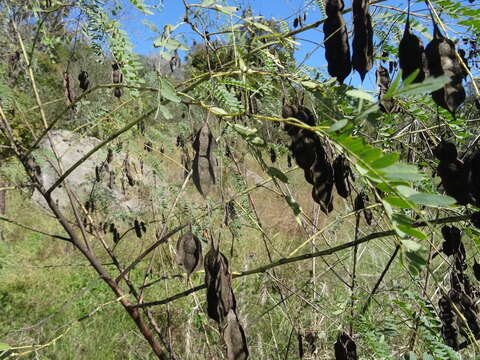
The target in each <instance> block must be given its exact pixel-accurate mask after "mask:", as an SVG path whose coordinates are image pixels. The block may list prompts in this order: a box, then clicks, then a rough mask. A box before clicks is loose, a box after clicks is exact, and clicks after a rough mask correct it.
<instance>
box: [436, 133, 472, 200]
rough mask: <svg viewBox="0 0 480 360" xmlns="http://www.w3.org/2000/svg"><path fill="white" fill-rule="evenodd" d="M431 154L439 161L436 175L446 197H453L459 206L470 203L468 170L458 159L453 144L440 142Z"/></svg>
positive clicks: (444, 141)
mask: <svg viewBox="0 0 480 360" xmlns="http://www.w3.org/2000/svg"><path fill="white" fill-rule="evenodd" d="M433 154H434V155H435V157H436V158H437V159H438V160H440V162H439V164H438V167H437V175H438V176H439V177H440V179H441V183H442V186H443V189H444V190H445V192H446V193H447V195H448V196H451V197H453V198H454V199H455V200H456V201H457V204H460V205H466V204H468V203H469V202H471V201H472V196H471V193H470V189H469V187H470V185H469V169H468V166H465V164H464V163H463V161H461V160H460V159H458V157H457V156H458V154H457V148H456V146H455V144H453V143H451V142H449V141H446V140H442V141H441V142H440V143H439V144H438V146H437V147H436V148H435V149H434V150H433Z"/></svg>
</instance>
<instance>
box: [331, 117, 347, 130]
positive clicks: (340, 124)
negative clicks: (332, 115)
mask: <svg viewBox="0 0 480 360" xmlns="http://www.w3.org/2000/svg"><path fill="white" fill-rule="evenodd" d="M347 124H348V120H347V119H343V120H339V121H336V122H334V123H333V125H332V126H330V127H329V128H328V130H327V131H328V132H334V131H337V130H340V129H342V128H344V127H345V125H347Z"/></svg>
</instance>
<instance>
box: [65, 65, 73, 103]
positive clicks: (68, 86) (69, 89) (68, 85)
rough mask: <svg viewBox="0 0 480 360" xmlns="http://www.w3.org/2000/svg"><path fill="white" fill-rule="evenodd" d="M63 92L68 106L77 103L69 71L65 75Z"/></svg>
mask: <svg viewBox="0 0 480 360" xmlns="http://www.w3.org/2000/svg"><path fill="white" fill-rule="evenodd" d="M63 90H64V94H65V98H66V100H67V105H68V106H72V105H73V102H74V101H75V91H74V89H73V82H72V78H71V77H70V75H69V74H68V72H67V71H65V72H64V73H63Z"/></svg>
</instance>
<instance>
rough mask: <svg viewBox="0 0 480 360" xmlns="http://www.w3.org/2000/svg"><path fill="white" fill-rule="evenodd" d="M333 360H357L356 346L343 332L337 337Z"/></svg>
mask: <svg viewBox="0 0 480 360" xmlns="http://www.w3.org/2000/svg"><path fill="white" fill-rule="evenodd" d="M334 349H335V360H357V359H358V357H357V345H356V344H355V341H353V339H352V338H351V337H350V336H349V335H348V334H347V333H345V332H342V333H340V334H339V335H338V337H337V341H336V342H335V345H334Z"/></svg>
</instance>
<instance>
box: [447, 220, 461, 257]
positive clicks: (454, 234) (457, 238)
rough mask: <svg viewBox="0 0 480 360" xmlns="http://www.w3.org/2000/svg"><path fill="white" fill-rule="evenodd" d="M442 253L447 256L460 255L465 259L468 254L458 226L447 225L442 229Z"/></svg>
mask: <svg viewBox="0 0 480 360" xmlns="http://www.w3.org/2000/svg"><path fill="white" fill-rule="evenodd" d="M442 236H443V239H444V242H443V244H442V252H443V253H444V254H445V255H447V256H452V255H458V256H459V257H460V258H461V259H465V257H466V252H465V247H464V246H463V243H462V232H461V231H460V229H459V228H457V227H456V226H448V225H445V226H443V227H442Z"/></svg>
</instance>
